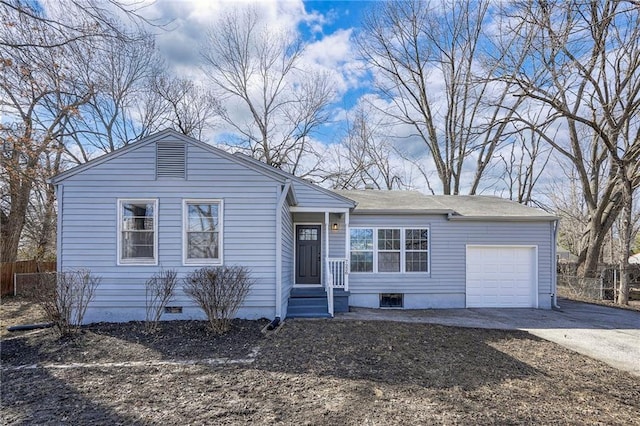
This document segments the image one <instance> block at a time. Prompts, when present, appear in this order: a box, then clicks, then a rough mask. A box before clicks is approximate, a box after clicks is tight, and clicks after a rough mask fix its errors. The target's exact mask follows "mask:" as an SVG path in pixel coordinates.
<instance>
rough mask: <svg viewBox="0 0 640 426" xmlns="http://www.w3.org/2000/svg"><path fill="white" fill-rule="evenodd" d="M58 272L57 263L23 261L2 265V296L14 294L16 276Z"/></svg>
mask: <svg viewBox="0 0 640 426" xmlns="http://www.w3.org/2000/svg"><path fill="white" fill-rule="evenodd" d="M55 270H56V262H55V261H53V262H38V261H36V260H23V261H20V262H13V263H2V264H1V265H0V288H1V294H2V296H4V295H7V294H13V288H14V285H15V283H14V277H15V274H33V273H37V272H51V271H55Z"/></svg>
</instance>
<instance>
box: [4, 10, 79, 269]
mask: <svg viewBox="0 0 640 426" xmlns="http://www.w3.org/2000/svg"><path fill="white" fill-rule="evenodd" d="M17 26H19V27H17ZM1 30H2V31H8V32H11V33H14V32H15V33H20V34H21V35H24V34H25V33H26V34H29V35H30V37H32V38H33V39H34V40H38V39H40V38H44V39H46V38H47V37H48V29H47V27H45V26H43V25H41V24H40V23H39V22H37V21H36V22H25V21H21V20H18V21H16V23H15V25H12V26H7V25H5V26H3V27H2V28H1ZM67 47H68V46H62V47H56V48H50V49H46V50H33V51H29V50H27V49H7V48H6V47H4V46H0V57H2V58H3V59H2V63H1V64H0V66H1V73H2V78H0V93H2V95H1V96H0V110H1V111H2V113H3V115H5V117H7V118H8V119H9V120H11V121H10V122H5V123H3V124H2V130H1V132H2V140H3V150H2V178H3V183H4V188H3V193H2V209H1V214H2V216H1V219H2V220H1V222H2V230H1V233H2V261H4V262H12V261H15V259H16V255H17V250H18V243H19V241H20V235H21V233H22V229H23V226H24V223H25V216H26V213H27V209H28V206H29V201H30V197H31V193H32V189H33V186H34V183H35V182H36V180H37V178H38V172H39V170H40V167H39V165H40V162H41V161H42V159H43V156H45V155H46V154H48V152H49V151H50V150H52V149H53V147H55V146H56V144H57V143H58V142H57V140H58V138H60V137H61V135H62V134H63V133H64V129H65V126H66V124H67V122H68V120H69V118H70V117H71V116H72V115H73V114H75V113H77V111H78V107H79V106H80V105H82V104H83V103H85V102H87V101H88V99H89V97H90V94H91V87H87V86H83V85H82V84H79V83H78V81H77V80H75V79H74V78H73V75H72V73H71V72H70V68H69V67H68V66H67V65H66V64H65V63H64V62H63V58H65V57H66V58H69V57H71V56H72V53H71V52H70V50H69V49H68V48H67Z"/></svg>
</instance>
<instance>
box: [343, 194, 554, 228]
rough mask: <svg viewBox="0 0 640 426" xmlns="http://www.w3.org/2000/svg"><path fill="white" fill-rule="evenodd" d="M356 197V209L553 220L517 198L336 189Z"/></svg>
mask: <svg viewBox="0 0 640 426" xmlns="http://www.w3.org/2000/svg"><path fill="white" fill-rule="evenodd" d="M335 192H337V193H338V194H341V195H343V196H345V197H349V198H351V199H353V200H355V201H356V202H357V203H358V205H357V207H356V208H355V211H356V212H358V213H362V214H367V213H368V214H375V213H405V214H410V213H423V214H446V215H447V216H448V218H449V219H451V220H540V221H553V220H556V219H557V218H556V216H553V215H551V214H549V213H547V212H545V211H543V210H540V209H537V208H533V207H528V206H523V205H522V204H519V203H516V202H515V201H511V200H505V199H504V198H500V197H494V196H485V195H425V194H422V193H421V192H418V191H401V190H390V191H389V190H370V189H369V190H336V191H335Z"/></svg>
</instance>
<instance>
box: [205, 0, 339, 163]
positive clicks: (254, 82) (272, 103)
mask: <svg viewBox="0 0 640 426" xmlns="http://www.w3.org/2000/svg"><path fill="white" fill-rule="evenodd" d="M267 24H268V23H266V22H263V21H262V20H261V19H260V17H259V14H258V12H257V10H256V9H255V8H245V9H237V10H235V11H234V12H232V13H230V14H227V15H225V16H224V17H223V18H222V19H221V20H220V21H219V22H217V23H216V25H215V26H213V27H212V28H211V30H210V31H209V33H208V35H207V41H206V45H205V46H204V47H203V50H202V56H203V58H204V61H205V67H206V70H207V73H208V75H209V76H210V78H211V81H212V82H213V83H214V85H215V86H216V87H217V88H218V89H219V92H220V100H221V101H222V102H223V103H224V104H225V108H222V110H221V115H222V118H223V119H224V120H225V121H226V122H227V124H229V125H230V126H231V127H232V128H233V130H234V132H235V133H236V136H237V139H236V141H235V142H236V144H235V145H236V146H237V147H240V148H242V149H244V150H246V151H247V152H248V153H250V154H251V156H253V157H254V158H256V159H259V160H261V161H264V162H265V163H267V164H269V165H272V166H274V167H279V168H282V169H284V170H287V171H289V172H291V173H293V174H296V175H304V174H305V173H306V172H307V170H303V168H304V167H303V162H302V161H301V160H302V159H303V157H304V155H305V153H307V152H308V149H309V146H308V142H309V140H308V139H309V136H310V135H311V134H312V133H313V132H314V130H315V129H316V128H317V127H318V126H319V125H320V124H322V123H324V122H325V121H326V120H327V119H328V113H327V110H326V106H327V105H328V103H329V102H330V101H331V99H332V97H333V91H332V89H331V85H330V84H329V82H328V81H327V76H326V75H321V74H318V73H314V72H312V71H310V70H305V69H303V68H302V64H301V56H302V54H303V49H304V45H303V44H302V42H301V40H300V38H299V37H298V36H297V35H296V34H294V33H291V32H286V31H279V30H277V29H274V28H273V27H272V28H269V26H268V25H267ZM229 105H231V106H229ZM233 105H238V107H237V108H234V107H233Z"/></svg>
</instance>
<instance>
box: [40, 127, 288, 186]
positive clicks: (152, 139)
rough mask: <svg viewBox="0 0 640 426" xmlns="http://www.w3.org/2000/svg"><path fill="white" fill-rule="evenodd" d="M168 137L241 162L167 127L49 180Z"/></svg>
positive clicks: (56, 180) (264, 171) (281, 178)
mask: <svg viewBox="0 0 640 426" xmlns="http://www.w3.org/2000/svg"><path fill="white" fill-rule="evenodd" d="M167 138H171V139H173V140H176V139H177V140H180V141H182V142H184V143H186V144H190V145H195V146H197V147H199V148H202V149H204V150H207V151H209V152H211V153H213V154H215V155H217V156H220V157H222V158H225V159H227V160H229V161H232V162H234V163H237V164H238V163H241V162H240V161H238V159H237V158H236V157H235V156H234V155H233V154H230V153H228V152H226V151H224V150H222V149H220V148H216V147H214V146H212V145H209V144H206V143H204V142H201V141H199V140H197V139H194V138H192V137H190V136H186V135H184V134H182V133H179V132H177V131H175V130H173V129H165V130H162V131H160V132H158V133H154V134H153V135H150V136H147V137H144V138H142V139H140V140H139V141H137V142H133V143H130V144H129V145H126V146H124V147H122V148H119V149H117V150H115V151H113V152H110V153H108V154H105V155H102V156H100V157H97V158H94V159H93V160H90V161H88V162H86V163H84V164H81V165H79V166H76V167H73V168H71V169H69V170H67V171H64V172H62V173H60V174H58V175H56V176H54V177H53V178H51V179H50V180H49V181H50V182H51V183H52V184H54V185H55V184H57V183H60V182H62V181H64V180H65V179H68V178H70V177H71V176H75V175H77V174H78V173H82V172H83V171H85V170H88V169H91V168H93V167H95V166H97V165H99V164H103V163H105V162H107V161H109V160H112V159H114V158H118V157H120V156H121V155H124V154H127V153H128V152H131V151H134V150H136V149H138V148H141V147H144V146H147V145H149V144H152V143H155V142H158V141H161V140H163V139H167ZM241 164H243V165H245V166H248V167H249V168H250V169H253V170H255V171H257V172H258V173H260V174H262V175H265V176H267V177H269V178H271V179H273V180H275V181H277V182H281V183H284V182H285V181H286V179H287V177H284V176H282V175H280V174H276V173H269V170H268V169H265V168H261V167H256V166H255V165H253V166H252V165H247V164H246V163H241Z"/></svg>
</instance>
